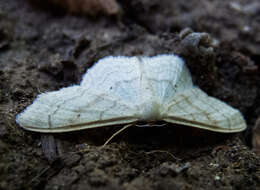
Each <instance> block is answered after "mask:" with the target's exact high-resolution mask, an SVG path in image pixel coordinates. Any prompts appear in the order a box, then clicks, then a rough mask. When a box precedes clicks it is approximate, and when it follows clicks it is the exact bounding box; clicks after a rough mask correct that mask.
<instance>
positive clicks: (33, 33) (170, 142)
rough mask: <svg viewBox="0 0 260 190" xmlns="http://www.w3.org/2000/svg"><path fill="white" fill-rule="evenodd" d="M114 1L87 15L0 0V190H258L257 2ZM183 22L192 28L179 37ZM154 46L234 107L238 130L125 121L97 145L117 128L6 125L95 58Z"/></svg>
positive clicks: (153, 51) (76, 77) (76, 78)
mask: <svg viewBox="0 0 260 190" xmlns="http://www.w3.org/2000/svg"><path fill="white" fill-rule="evenodd" d="M248 2H250V3H248ZM118 3H119V5H120V7H121V9H122V10H121V12H120V14H118V15H114V16H104V15H98V16H95V17H93V16H86V15H82V14H81V15H71V14H67V13H66V11H65V10H62V9H57V7H53V6H51V5H49V4H48V5H46V4H44V5H40V6H39V5H38V6H37V5H35V3H32V2H31V1H27V0H12V1H10V0H1V2H0V189H3V190H9V189H10V190H18V189H26V190H28V189H46V190H51V189H56V190H58V189H73V190H80V189H99V190H100V189H122V190H123V189H127V190H132V189H135V190H137V189H142V190H148V189H154V190H169V189H227V190H228V189H244V190H247V189H248V190H249V189H250V190H253V189H260V157H259V156H257V155H256V154H255V153H254V152H253V151H252V150H251V129H252V126H253V125H254V123H255V121H256V119H257V117H258V116H259V115H260V75H259V69H258V67H259V63H260V62H259V60H260V3H259V1H258V0H251V1H247V0H237V1H236V0H226V1H219V0H203V1H197V0H189V1H183V0H175V1H172V0H160V1H158V0H132V1H128V0H118ZM188 27H189V28H191V29H192V30H193V31H195V32H199V33H196V35H193V36H195V37H192V36H189V33H188V34H185V31H187V29H186V30H185V31H183V29H185V28H188ZM204 32H206V33H208V34H209V35H210V36H208V35H206V34H205V33H204ZM193 42H194V43H193ZM195 42H196V43H195ZM161 53H175V54H178V55H180V56H181V57H183V58H184V59H185V61H186V63H187V65H188V67H189V69H190V71H191V73H192V76H193V80H194V83H195V84H196V85H198V86H199V87H200V88H201V89H203V90H204V91H206V92H207V93H208V94H210V95H212V96H214V97H217V98H219V99H221V100H223V101H225V102H226V103H228V104H229V105H232V106H233V107H235V108H237V109H239V110H240V111H241V112H242V113H243V115H244V117H245V119H246V121H247V124H248V128H247V130H246V131H245V132H242V133H239V134H220V133H214V132H208V131H203V130H197V129H194V128H191V127H186V126H177V125H173V124H167V125H166V126H165V127H158V128H140V127H132V128H131V127H130V128H128V129H126V130H125V131H123V132H122V133H120V134H119V135H117V136H116V137H115V138H114V139H113V140H112V141H111V142H110V143H109V144H108V145H107V146H105V147H102V146H101V145H102V144H103V143H104V142H105V141H106V140H107V139H108V138H109V137H110V136H111V135H112V134H113V133H115V132H116V131H118V129H120V128H122V126H111V127H105V128H100V129H91V130H83V131H79V132H72V133H66V134H55V135H49V134H40V133H33V132H28V131H25V130H23V129H21V128H20V127H19V126H18V125H17V124H16V123H15V117H16V115H17V114H18V113H19V112H21V111H22V110H23V109H24V108H25V107H26V106H27V105H29V104H31V103H32V101H33V100H34V98H35V97H36V96H37V95H38V94H40V93H42V92H47V91H53V90H57V89H59V88H61V87H65V86H69V85H72V84H78V83H79V82H80V80H81V76H82V74H83V73H84V72H85V71H86V69H88V68H89V67H91V66H92V65H93V64H94V63H95V62H96V61H97V60H99V59H100V58H102V57H104V56H107V55H127V56H134V55H148V56H152V55H157V54H161Z"/></svg>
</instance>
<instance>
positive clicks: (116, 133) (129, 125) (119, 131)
mask: <svg viewBox="0 0 260 190" xmlns="http://www.w3.org/2000/svg"><path fill="white" fill-rule="evenodd" d="M133 125H134V124H133V123H130V124H128V125H126V126H124V127H123V128H122V129H120V130H118V131H117V132H115V133H114V134H113V135H112V136H111V137H110V138H109V139H108V140H107V141H106V142H105V143H104V144H103V145H102V147H105V146H106V145H107V144H108V143H109V142H110V141H111V140H112V139H113V138H114V137H115V136H116V135H118V134H119V133H121V132H122V131H124V130H125V129H127V128H128V127H131V126H133Z"/></svg>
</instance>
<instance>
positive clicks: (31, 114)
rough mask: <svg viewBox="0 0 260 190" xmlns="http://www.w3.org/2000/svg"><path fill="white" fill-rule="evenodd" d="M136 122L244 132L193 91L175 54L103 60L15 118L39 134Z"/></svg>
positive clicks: (237, 120)
mask: <svg viewBox="0 0 260 190" xmlns="http://www.w3.org/2000/svg"><path fill="white" fill-rule="evenodd" d="M139 121H143V122H147V123H154V122H156V121H164V122H168V123H173V124H180V125H181V126H183V127H185V126H190V127H196V128H201V129H206V130H210V131H215V132H222V133H232V132H240V131H243V130H244V129H246V123H245V120H244V118H243V116H242V114H241V113H240V112H239V110H237V109H234V108H232V107H231V106H229V105H227V104H226V103H224V102H222V101H220V100H218V99H216V98H214V97H210V96H208V95H207V94H206V93H205V92H203V91H202V90H200V89H199V88H198V87H196V86H194V85H193V82H192V78H191V74H190V72H189V70H188V68H187V67H186V65H185V63H184V61H183V60H182V59H181V58H180V57H178V56H176V55H173V54H169V55H168V54H167V55H166V54H163V55H157V56H154V57H138V56H137V57H135V56H134V57H125V56H118V57H113V56H109V57H105V58H103V59H101V60H99V61H98V62H97V63H96V64H95V65H94V66H93V67H92V68H90V69H88V70H87V72H86V74H85V75H84V76H83V79H82V81H81V83H80V85H74V86H70V87H67V88H62V89H60V90H58V91H54V92H47V93H43V94H40V95H38V97H37V98H36V99H35V101H34V102H33V104H32V105H30V106H28V107H27V108H26V109H25V110H24V111H23V112H22V113H20V114H18V115H17V118H16V122H17V123H18V124H19V125H20V126H21V127H23V128H24V129H26V130H30V131H36V132H43V133H58V132H69V131H77V130H82V129H89V128H96V127H104V126H113V125H119V124H133V125H134V124H136V123H137V122H139Z"/></svg>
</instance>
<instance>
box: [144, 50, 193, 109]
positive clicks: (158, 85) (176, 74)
mask: <svg viewBox="0 0 260 190" xmlns="http://www.w3.org/2000/svg"><path fill="white" fill-rule="evenodd" d="M143 62H144V64H143V66H144V73H145V77H146V78H147V80H148V81H149V87H151V89H152V93H153V95H154V96H155V97H156V98H157V100H158V101H159V102H160V104H167V105H168V104H169V103H170V101H171V100H172V97H174V95H175V94H176V93H178V92H180V91H183V89H186V88H191V87H193V83H192V79H191V75H190V72H189V70H188V68H187V67H186V65H185V63H184V61H183V60H182V59H181V58H180V57H178V56H175V55H173V54H172V55H158V56H154V57H151V58H150V57H145V58H143Z"/></svg>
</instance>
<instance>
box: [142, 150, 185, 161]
mask: <svg viewBox="0 0 260 190" xmlns="http://www.w3.org/2000/svg"><path fill="white" fill-rule="evenodd" d="M153 153H167V154H169V155H170V156H171V157H173V158H174V159H175V160H179V161H180V160H181V159H180V158H177V157H176V156H174V155H173V154H172V153H170V152H168V151H167V150H152V151H150V152H146V154H153Z"/></svg>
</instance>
